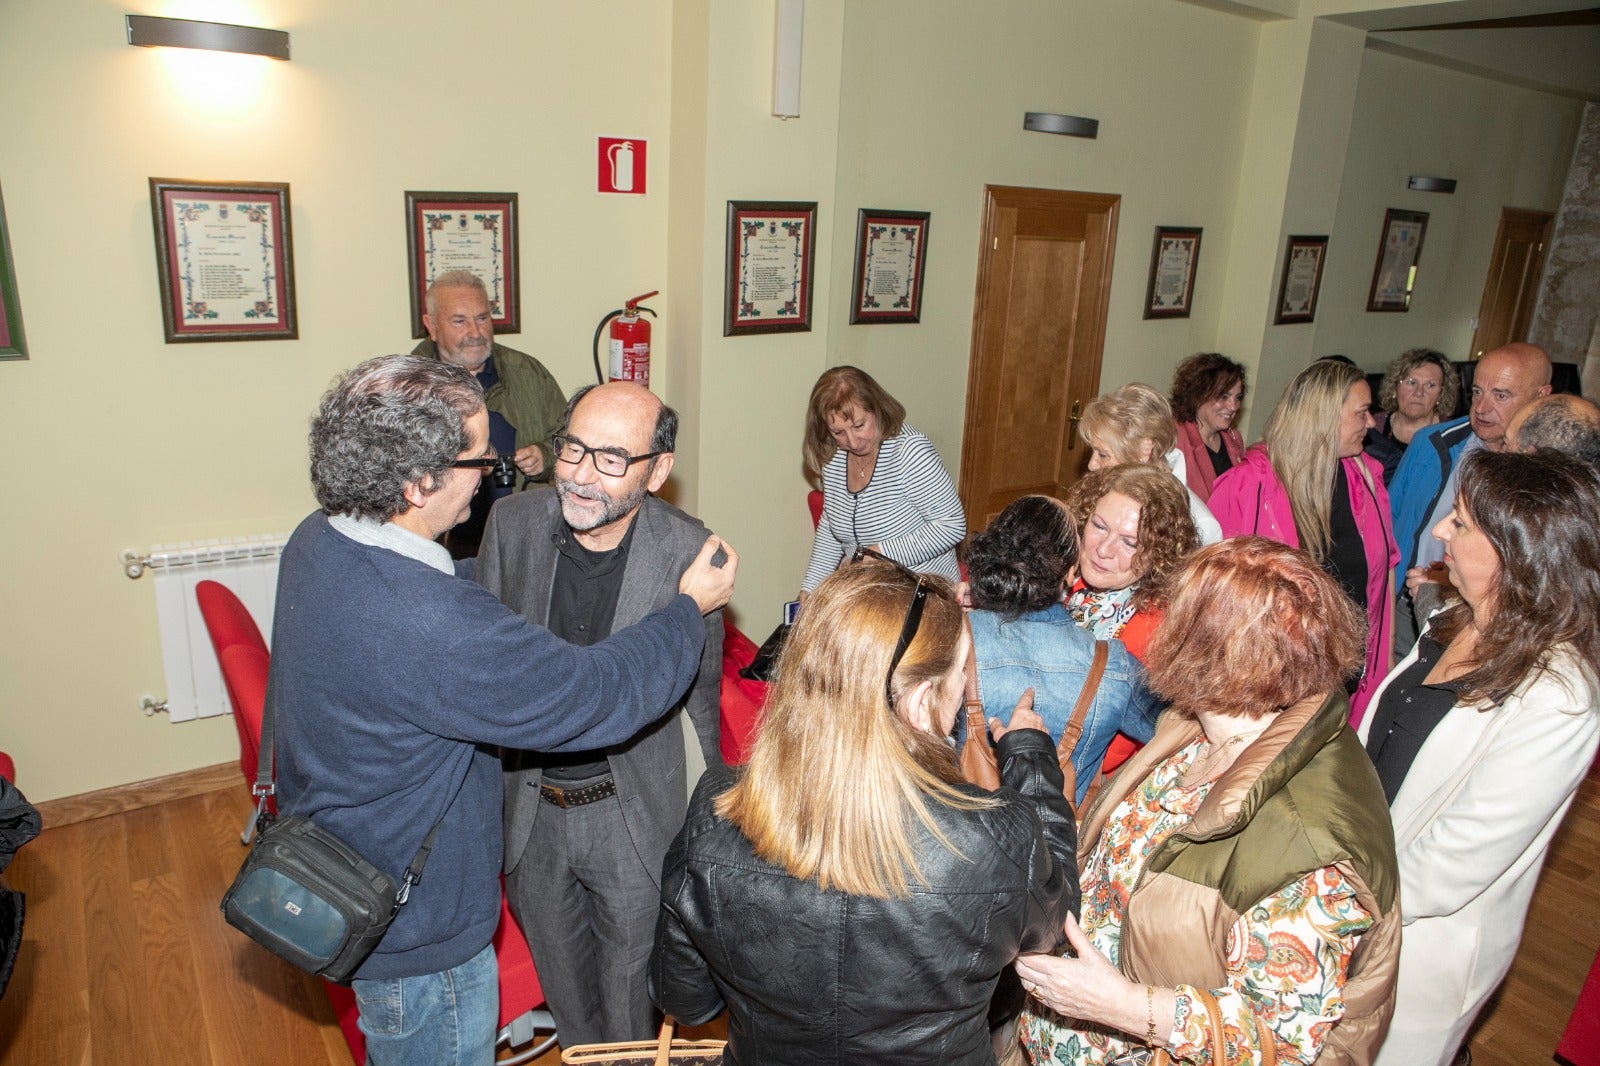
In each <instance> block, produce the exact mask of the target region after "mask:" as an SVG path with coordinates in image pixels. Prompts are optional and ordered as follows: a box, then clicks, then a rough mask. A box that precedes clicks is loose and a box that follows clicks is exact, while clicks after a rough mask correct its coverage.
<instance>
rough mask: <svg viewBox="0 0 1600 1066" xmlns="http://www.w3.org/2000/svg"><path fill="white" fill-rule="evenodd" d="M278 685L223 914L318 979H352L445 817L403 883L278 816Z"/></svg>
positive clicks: (269, 700)
mask: <svg viewBox="0 0 1600 1066" xmlns="http://www.w3.org/2000/svg"><path fill="white" fill-rule="evenodd" d="M272 688H273V686H272V684H271V683H270V681H269V683H268V685H267V696H266V707H265V709H264V712H263V714H262V721H261V755H260V761H259V763H258V764H257V766H256V783H255V784H254V785H253V786H252V787H251V793H252V795H254V796H255V797H256V822H255V826H256V838H255V843H254V844H253V845H251V847H250V854H249V855H248V856H246V857H245V860H244V865H243V866H241V867H239V876H237V877H235V878H234V879H233V885H232V886H231V887H230V888H229V889H228V891H227V894H226V895H224V896H223V897H222V914H223V917H225V918H226V919H227V921H228V924H229V925H231V926H233V927H234V928H235V929H237V930H239V931H240V932H242V933H244V935H245V936H248V937H249V938H250V939H252V940H254V941H255V942H256V943H258V944H260V945H261V946H262V947H264V948H266V949H267V950H268V951H270V952H272V953H273V954H274V955H276V956H278V957H279V958H281V959H284V960H286V961H288V962H290V963H293V964H294V965H295V966H297V967H299V968H300V969H302V970H305V971H306V972H308V973H313V974H316V975H317V976H318V977H323V978H326V979H327V980H329V981H333V982H335V983H337V984H348V983H349V981H350V978H351V976H352V975H353V974H354V973H355V971H356V970H357V969H358V968H359V967H360V966H361V964H362V963H363V962H365V961H366V960H367V956H368V955H371V954H372V952H373V950H374V949H375V948H377V946H378V941H380V940H382V939H383V935H384V933H386V932H388V930H389V923H390V922H392V921H393V920H394V916H395V915H396V914H397V913H398V912H399V910H400V907H401V905H402V904H404V903H405V901H406V899H407V897H408V896H410V894H411V886H412V885H414V884H416V883H417V882H418V881H421V880H422V868H423V867H424V866H426V865H427V863H428V853H429V852H430V851H432V850H433V838H434V837H435V836H436V835H438V832H439V826H440V825H441V824H442V823H443V821H444V815H443V814H440V816H439V821H437V822H435V823H433V828H432V829H430V830H428V835H427V837H426V838H425V839H424V840H423V841H422V847H420V848H418V849H417V854H416V855H415V856H414V857H413V858H412V860H411V863H410V864H409V865H408V866H407V867H406V872H405V876H404V879H403V880H402V882H401V884H400V885H399V886H398V887H396V885H395V883H394V878H392V877H390V876H389V875H388V874H386V873H384V872H383V871H382V870H380V869H378V868H377V867H376V866H373V865H372V864H371V863H369V862H367V860H365V859H363V858H362V857H361V856H360V855H359V854H357V852H356V850H355V849H354V848H352V847H350V846H349V845H348V844H346V843H345V842H344V841H342V840H340V839H339V838H338V837H336V836H334V835H333V834H332V833H330V832H328V831H327V830H326V829H323V828H321V827H319V826H318V825H316V824H315V823H314V822H312V821H311V819H309V818H305V817H302V816H300V815H290V816H288V817H286V818H281V819H280V818H278V817H277V816H276V815H274V814H272V813H271V812H270V811H269V810H268V807H267V801H268V800H269V798H270V797H271V796H272V795H273V794H274V793H275V792H276V791H277V785H276V784H275V783H274V781H273V771H272V724H273V711H274V706H273V704H274V699H273V693H272ZM446 809H448V805H447V807H446Z"/></svg>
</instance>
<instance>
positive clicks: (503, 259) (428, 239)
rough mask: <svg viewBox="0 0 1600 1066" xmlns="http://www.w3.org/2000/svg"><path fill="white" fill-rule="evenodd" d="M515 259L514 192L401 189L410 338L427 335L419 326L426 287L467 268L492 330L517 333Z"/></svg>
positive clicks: (518, 303)
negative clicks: (485, 294)
mask: <svg viewBox="0 0 1600 1066" xmlns="http://www.w3.org/2000/svg"><path fill="white" fill-rule="evenodd" d="M518 261H519V259H518V254H517V194H516V193H514V192H408V193H406V263H407V264H408V265H409V266H410V269H411V274H410V276H411V335H412V336H413V337H426V336H427V335H428V330H427V328H426V327H425V326H423V324H422V312H423V311H425V310H426V309H427V299H426V298H427V294H428V286H429V285H431V284H433V279H434V278H436V277H438V276H439V275H440V274H446V273H449V272H450V271H452V270H470V271H472V272H473V273H474V274H476V275H478V277H480V278H482V279H483V284H484V285H485V287H487V288H488V290H489V309H490V311H491V313H492V314H493V315H494V331H495V332H496V333H518V332H521V330H522V302H521V300H520V298H519V297H518V293H519V292H520V288H519V286H518V273H519V272H518V269H517V264H518Z"/></svg>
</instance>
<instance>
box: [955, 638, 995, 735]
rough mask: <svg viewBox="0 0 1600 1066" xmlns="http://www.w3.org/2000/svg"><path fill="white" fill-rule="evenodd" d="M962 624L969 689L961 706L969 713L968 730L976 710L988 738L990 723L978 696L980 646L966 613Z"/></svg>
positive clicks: (967, 688)
mask: <svg viewBox="0 0 1600 1066" xmlns="http://www.w3.org/2000/svg"><path fill="white" fill-rule="evenodd" d="M961 624H962V626H964V627H965V628H966V630H967V666H966V674H967V687H966V693H965V695H964V696H963V697H962V700H961V705H962V706H963V707H965V708H966V711H967V728H968V729H971V728H972V712H973V711H974V710H976V711H977V712H978V721H979V722H982V723H983V726H984V730H985V733H984V735H985V736H987V735H988V733H987V730H988V727H989V723H988V720H987V719H986V718H985V717H984V714H983V700H982V699H981V698H980V697H979V696H978V645H977V643H976V641H975V640H974V639H973V636H972V619H971V618H969V617H968V616H967V612H965V611H962V612H961Z"/></svg>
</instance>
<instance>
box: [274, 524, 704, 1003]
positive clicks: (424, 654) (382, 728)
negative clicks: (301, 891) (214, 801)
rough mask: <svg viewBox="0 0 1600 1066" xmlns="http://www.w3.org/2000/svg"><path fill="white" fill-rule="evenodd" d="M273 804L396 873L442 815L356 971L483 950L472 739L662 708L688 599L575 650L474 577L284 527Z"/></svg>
mask: <svg viewBox="0 0 1600 1066" xmlns="http://www.w3.org/2000/svg"><path fill="white" fill-rule="evenodd" d="M272 633H273V643H272V691H273V692H274V693H275V694H276V705H277V722H276V727H275V728H276V734H277V738H276V749H277V774H278V790H279V791H278V795H279V808H280V810H281V811H283V812H284V813H286V814H303V815H308V816H310V817H311V818H312V820H314V821H315V822H316V823H317V824H318V825H321V826H323V827H324V828H326V829H328V830H330V831H331V832H333V833H335V834H337V835H338V836H339V837H340V838H342V839H343V840H344V841H345V842H346V843H347V844H349V845H350V846H351V847H353V848H355V849H356V850H357V851H358V852H360V853H361V855H362V856H363V857H365V858H366V859H367V861H368V862H371V863H372V864H373V865H375V866H377V867H378V868H379V869H381V870H384V871H386V872H387V873H389V874H390V875H391V876H392V877H394V878H395V880H396V881H397V882H398V881H399V880H400V877H401V875H402V874H403V872H404V870H405V867H406V864H407V863H408V862H409V861H410V860H411V858H412V856H413V855H414V854H415V853H416V850H417V848H418V846H419V845H421V843H422V838H423V837H424V836H426V835H427V832H428V828H429V827H430V826H432V825H433V823H434V821H435V820H437V819H438V818H439V816H440V814H441V813H444V824H443V825H442V826H441V827H440V830H439V836H438V838H437V840H436V841H435V843H434V848H433V854H432V856H431V857H430V858H429V860H428V866H427V870H426V872H425V873H424V874H423V877H422V880H421V882H419V883H418V884H417V885H416V887H414V888H413V889H412V890H411V899H410V901H409V902H408V903H407V904H406V905H405V906H404V907H402V908H401V909H400V913H399V915H398V916H397V917H396V918H395V921H394V924H393V925H392V926H391V927H390V928H389V932H388V935H387V936H385V937H384V940H383V942H382V943H381V944H380V945H379V946H378V950H377V951H376V952H375V953H374V954H373V956H372V957H371V958H370V959H368V960H367V962H366V963H365V964H364V965H363V966H362V967H361V969H360V970H359V971H358V973H357V975H356V976H358V977H364V978H388V977H409V976H415V975H418V974H426V973H436V972H438V971H441V970H446V969H449V968H451V967H453V966H458V965H460V964H461V963H463V962H465V961H466V960H468V959H470V958H471V957H472V956H474V955H475V954H477V953H478V952H479V951H481V950H482V949H483V948H484V946H485V945H487V944H488V943H489V939H490V937H491V936H493V934H494V929H495V924H496V922H497V921H498V919H499V914H500V882H499V879H498V876H497V875H498V874H499V872H500V857H501V828H500V812H501V777H500V761H499V758H498V756H497V754H496V753H495V751H494V750H493V749H492V748H491V747H485V746H487V745H506V746H509V747H516V748H531V749H535V750H542V751H569V750H571V751H584V750H591V749H596V748H603V747H605V746H606V745H608V744H615V743H620V742H622V741H624V740H626V739H627V738H628V737H630V736H632V735H633V734H635V733H637V732H638V731H639V730H640V729H641V728H642V727H643V726H645V725H646V724H648V723H649V722H651V721H653V720H655V719H656V718H659V717H660V716H661V715H662V714H664V713H665V712H666V711H667V709H668V708H670V707H671V706H673V705H674V704H675V703H676V702H677V701H678V699H679V698H680V697H681V696H682V695H683V693H684V691H685V690H686V689H687V688H688V687H689V683H690V682H691V681H692V680H693V679H694V676H695V672H696V671H697V670H698V669H699V667H700V652H701V647H702V645H703V644H704V641H705V623H704V622H703V621H702V620H701V617H700V612H699V609H698V608H697V607H696V605H695V602H694V600H692V599H691V598H689V597H688V596H682V595H680V596H678V597H677V598H676V599H675V600H673V601H672V603H671V604H670V605H669V606H667V607H664V608H662V609H661V610H659V611H656V612H655V613H653V614H651V615H649V616H648V617H646V618H645V619H644V620H643V621H641V622H639V623H638V624H637V625H634V626H630V627H628V628H627V629H624V630H622V631H620V632H618V633H617V634H615V635H614V636H612V637H610V638H609V639H607V640H605V641H602V642H601V643H599V644H596V645H594V646H593V647H589V648H576V647H573V646H572V645H570V644H567V643H566V642H565V641H562V640H561V639H559V638H558V637H555V636H553V635H552V634H551V633H550V632H549V631H548V630H546V629H544V628H542V627H540V626H535V625H532V624H530V623H529V622H528V621H527V620H526V619H524V618H523V617H522V616H521V615H519V614H517V613H516V612H515V611H512V610H511V609H510V608H508V607H506V606H504V605H503V604H501V603H500V601H499V600H497V599H495V598H494V596H492V595H490V594H489V593H488V592H486V591H485V590H484V589H483V588H482V587H481V586H479V585H477V584H475V583H473V582H471V581H467V580H464V579H462V578H459V577H455V576H452V575H449V574H445V573H442V572H440V571H438V570H435V569H433V568H432V567H430V566H428V565H427V564H425V563H422V562H419V561H417V560H415V559H410V558H407V557H406V556H403V555H400V554H399V553H397V552H393V551H390V550H388V549H386V548H379V547H373V546H370V545H365V544H360V543H357V542H356V541H354V540H351V539H350V538H348V537H346V536H344V535H343V534H341V533H339V532H337V531H335V530H334V529H333V528H332V527H331V526H330V525H329V524H328V520H327V518H326V516H324V515H323V514H321V513H320V512H319V513H317V514H313V515H311V516H310V517H309V518H307V519H306V520H305V521H304V522H302V523H301V524H300V528H299V529H297V530H295V533H294V536H292V537H291V538H290V539H289V543H288V545H287V546H286V547H285V549H284V552H283V559H282V563H281V566H280V569H279V573H278V603H277V613H276V616H275V618H274V621H273V630H272Z"/></svg>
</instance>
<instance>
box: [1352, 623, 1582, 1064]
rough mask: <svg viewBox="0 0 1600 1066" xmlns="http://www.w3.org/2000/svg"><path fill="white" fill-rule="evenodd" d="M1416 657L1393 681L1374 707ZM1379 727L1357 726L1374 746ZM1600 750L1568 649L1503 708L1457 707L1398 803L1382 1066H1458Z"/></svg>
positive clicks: (1421, 755) (1427, 746)
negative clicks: (1392, 981) (1398, 925)
mask: <svg viewBox="0 0 1600 1066" xmlns="http://www.w3.org/2000/svg"><path fill="white" fill-rule="evenodd" d="M1416 657H1417V651H1416V649H1412V652H1411V654H1410V655H1408V656H1406V658H1405V659H1404V660H1403V661H1402V662H1401V663H1400V665H1399V666H1397V667H1395V669H1394V670H1393V671H1392V672H1391V673H1390V674H1389V676H1388V677H1387V678H1385V679H1384V682H1383V684H1382V685H1381V686H1379V688H1378V691H1377V693H1376V695H1374V697H1373V702H1372V706H1373V707H1376V706H1377V705H1378V700H1380V699H1382V698H1383V693H1384V691H1385V690H1386V689H1387V688H1388V687H1389V685H1390V683H1392V682H1393V681H1394V679H1395V677H1396V676H1397V675H1398V674H1399V673H1400V672H1401V671H1403V670H1405V669H1406V668H1407V667H1409V666H1410V665H1411V664H1412V663H1413V662H1415V661H1416ZM1372 721H1373V715H1372V714H1370V713H1369V714H1368V715H1367V716H1366V717H1365V718H1364V719H1362V722H1361V728H1360V730H1359V735H1360V737H1361V741H1362V743H1366V740H1367V734H1368V732H1369V730H1370V729H1371V728H1372ZM1597 747H1600V686H1597V684H1596V681H1595V678H1594V677H1593V676H1592V675H1591V674H1590V673H1589V671H1588V670H1586V669H1585V668H1584V667H1583V666H1582V665H1581V664H1580V663H1579V661H1578V659H1577V657H1576V656H1575V655H1574V654H1573V653H1572V650H1571V649H1570V647H1568V646H1562V647H1559V648H1557V649H1556V650H1555V652H1554V653H1553V655H1552V660H1551V665H1550V668H1549V669H1547V670H1545V671H1543V672H1541V673H1540V674H1539V675H1538V676H1537V678H1536V679H1534V680H1533V681H1531V682H1524V683H1523V684H1522V685H1521V686H1519V687H1518V688H1517V690H1516V691H1515V692H1513V693H1512V694H1511V695H1510V696H1508V697H1507V698H1506V700H1505V702H1504V703H1502V704H1501V705H1500V706H1499V707H1496V708H1492V709H1490V710H1478V709H1476V708H1474V707H1470V706H1467V705H1464V704H1461V703H1457V704H1456V705H1455V706H1454V707H1452V708H1451V709H1450V711H1449V712H1448V713H1447V714H1446V715H1445V717H1444V719H1443V720H1442V721H1440V723H1439V725H1438V727H1437V728H1435V729H1434V731H1433V732H1432V734H1430V735H1429V737H1428V739H1427V741H1426V742H1425V743H1424V744H1423V746H1422V750H1421V751H1419V752H1418V753H1417V759H1416V762H1414V763H1413V764H1412V766H1411V770H1410V771H1409V772H1408V773H1407V774H1406V779H1405V782H1404V783H1403V784H1402V785H1401V786H1400V792H1399V794H1398V795H1396V796H1395V798H1394V804H1393V807H1392V810H1391V813H1392V814H1393V816H1394V831H1395V848H1396V853H1397V857H1398V859H1399V867H1400V915H1401V922H1402V925H1403V930H1402V933H1401V938H1400V974H1399V984H1398V989H1397V991H1396V996H1395V1011H1394V1022H1393V1024H1392V1025H1391V1026H1390V1028H1389V1036H1388V1038H1387V1040H1385V1042H1384V1045H1383V1048H1382V1049H1381V1050H1380V1052H1379V1054H1378V1058H1377V1063H1376V1066H1427V1064H1429V1063H1438V1064H1441V1066H1448V1064H1449V1063H1450V1062H1451V1060H1452V1058H1453V1057H1454V1055H1455V1053H1456V1049H1457V1048H1458V1047H1459V1046H1460V1044H1461V1042H1462V1040H1463V1039H1464V1038H1465V1037H1466V1033H1467V1029H1468V1028H1469V1027H1470V1026H1471V1025H1472V1021H1473V1019H1474V1018H1475V1017H1477V1014H1478V1011H1479V1009H1480V1008H1482V1006H1483V1004H1484V1001H1485V1000H1487V999H1488V998H1489V995H1490V993H1492V992H1493V991H1494V990H1495V988H1496V986H1498V985H1499V984H1500V981H1501V979H1502V978H1504V977H1505V975H1506V971H1507V970H1508V969H1510V967H1511V960H1512V957H1513V956H1514V955H1515V954H1516V951H1517V944H1518V942H1519V941H1520V940H1521V939H1522V923H1523V920H1524V918H1525V917H1526V916H1527V913H1528V904H1529V902H1530V900H1531V899H1532V897H1533V889H1534V885H1535V884H1536V883H1537V882H1538V880H1539V871H1540V869H1541V868H1542V867H1543V866H1544V858H1545V853H1546V852H1547V851H1548V850H1549V848H1550V840H1551V838H1552V837H1553V836H1554V835H1555V832H1556V829H1557V828H1558V827H1559V826H1560V825H1561V820H1562V818H1563V817H1565V815H1566V813H1567V808H1568V806H1570V805H1571V803H1572V797H1573V794H1574V793H1575V792H1576V791H1577V789H1578V784H1579V783H1580V782H1581V781H1582V780H1583V776H1584V774H1585V773H1587V772H1588V770H1589V766H1590V764H1591V763H1592V762H1593V761H1594V757H1595V750H1596V748H1597Z"/></svg>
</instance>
